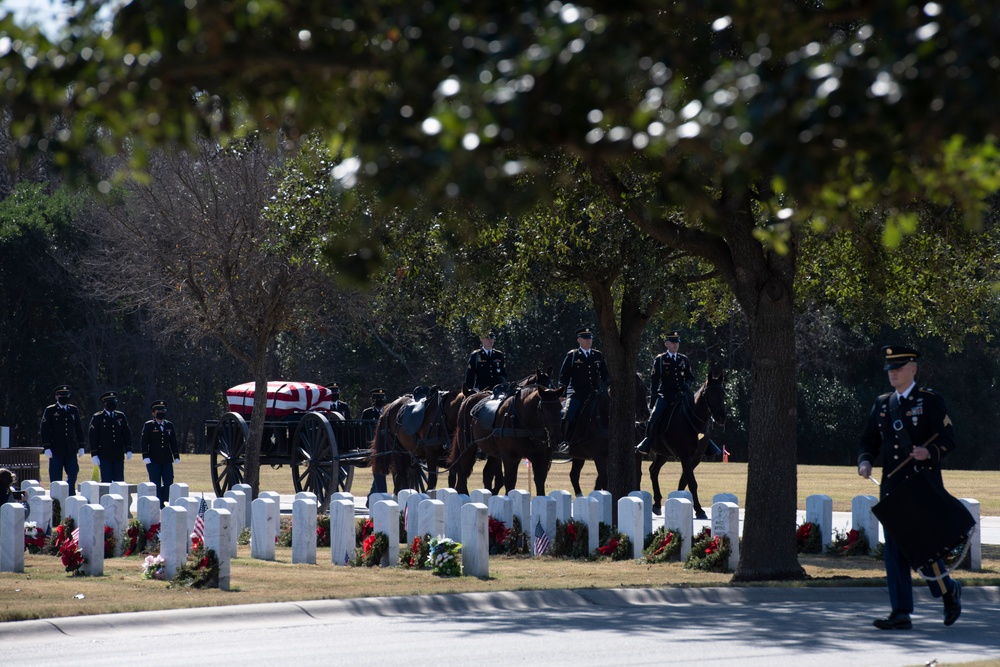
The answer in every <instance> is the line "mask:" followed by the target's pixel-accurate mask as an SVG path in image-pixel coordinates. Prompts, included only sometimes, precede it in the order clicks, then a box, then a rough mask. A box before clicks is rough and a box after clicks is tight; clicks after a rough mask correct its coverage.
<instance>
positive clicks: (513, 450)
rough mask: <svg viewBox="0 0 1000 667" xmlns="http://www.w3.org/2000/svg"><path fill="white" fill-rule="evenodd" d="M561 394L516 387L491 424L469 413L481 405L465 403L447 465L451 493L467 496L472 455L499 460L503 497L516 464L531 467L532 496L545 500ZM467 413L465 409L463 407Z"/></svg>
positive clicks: (557, 432)
mask: <svg viewBox="0 0 1000 667" xmlns="http://www.w3.org/2000/svg"><path fill="white" fill-rule="evenodd" d="M562 394H563V390H562V389H549V388H548V387H546V386H544V385H541V384H530V385H527V386H525V387H519V388H517V389H516V391H514V392H513V393H511V394H510V395H509V396H507V397H506V398H504V399H503V400H502V401H501V402H500V404H499V406H498V407H497V410H496V416H495V417H494V418H492V419H483V417H484V414H483V413H482V412H480V411H481V410H483V407H479V410H473V409H472V407H477V406H479V405H480V404H482V403H484V401H482V400H481V399H480V400H479V401H478V403H476V404H473V403H472V402H473V401H474V399H475V398H476V397H477V396H478V394H476V395H474V396H472V397H470V398H468V399H466V400H465V401H464V403H463V406H462V409H460V410H459V416H458V420H459V424H458V430H457V432H456V434H455V444H454V446H453V447H452V451H451V458H450V459H449V464H450V466H451V469H452V470H453V471H454V472H455V473H456V475H457V480H456V482H457V483H456V486H455V488H456V490H457V491H458V492H459V493H468V492H469V491H468V483H469V476H470V475H471V474H472V468H473V466H474V465H475V462H476V452H477V451H478V450H482V451H483V453H484V454H486V456H487V457H492V458H496V459H499V460H500V461H501V462H502V464H503V476H504V487H505V488H506V490H507V491H508V492H509V491H511V490H513V489H515V488H516V487H517V469H518V466H519V465H520V463H521V460H522V459H525V458H527V459H528V460H529V461H530V462H531V465H532V471H533V473H534V478H535V492H536V494H538V495H545V478H546V476H547V475H548V473H549V465H550V464H551V463H552V448H553V447H554V445H555V443H556V442H558V439H559V437H560V432H561V421H560V412H561V409H562V406H561V403H560V401H559V399H560V397H561V396H562ZM467 407H468V408H469V409H466V408H467Z"/></svg>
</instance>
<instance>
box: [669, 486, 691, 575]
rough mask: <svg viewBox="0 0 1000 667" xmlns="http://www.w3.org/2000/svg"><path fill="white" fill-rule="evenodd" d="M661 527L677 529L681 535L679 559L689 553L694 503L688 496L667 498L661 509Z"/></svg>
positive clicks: (685, 557)
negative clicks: (664, 505)
mask: <svg viewBox="0 0 1000 667" xmlns="http://www.w3.org/2000/svg"><path fill="white" fill-rule="evenodd" d="M663 527H664V528H666V529H667V530H673V531H677V533H678V534H679V535H680V537H681V561H684V560H686V559H687V555H688V554H689V553H691V540H692V538H693V537H694V503H692V502H691V500H690V499H689V498H667V504H666V508H665V509H664V511H663Z"/></svg>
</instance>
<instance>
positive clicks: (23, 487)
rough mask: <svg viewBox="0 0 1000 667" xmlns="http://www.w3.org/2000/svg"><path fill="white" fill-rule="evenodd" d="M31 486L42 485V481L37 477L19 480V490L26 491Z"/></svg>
mask: <svg viewBox="0 0 1000 667" xmlns="http://www.w3.org/2000/svg"><path fill="white" fill-rule="evenodd" d="M33 486H42V483H41V482H39V481H38V480H37V479H22V480H21V490H22V491H27V490H28V489H30V488H31V487H33Z"/></svg>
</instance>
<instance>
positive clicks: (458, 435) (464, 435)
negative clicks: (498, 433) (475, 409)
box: [448, 394, 475, 468]
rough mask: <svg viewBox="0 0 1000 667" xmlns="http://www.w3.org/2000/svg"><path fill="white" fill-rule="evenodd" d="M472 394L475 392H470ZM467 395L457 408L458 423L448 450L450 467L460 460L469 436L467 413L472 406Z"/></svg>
mask: <svg viewBox="0 0 1000 667" xmlns="http://www.w3.org/2000/svg"><path fill="white" fill-rule="evenodd" d="M472 395H473V396H474V395H475V394H472ZM469 398H470V397H469V396H466V397H465V399H464V400H463V401H462V404H461V405H460V406H459V408H458V420H457V421H458V424H457V425H456V427H455V434H454V435H453V436H452V442H451V448H450V451H449V452H448V467H449V468H452V467H454V465H455V464H456V463H457V462H458V461H459V460H461V458H462V454H464V453H465V449H466V447H468V443H469V440H470V439H471V438H470V435H469V430H470V425H469V424H470V422H469V413H470V412H471V411H472V406H471V405H470V403H471V402H470V400H469Z"/></svg>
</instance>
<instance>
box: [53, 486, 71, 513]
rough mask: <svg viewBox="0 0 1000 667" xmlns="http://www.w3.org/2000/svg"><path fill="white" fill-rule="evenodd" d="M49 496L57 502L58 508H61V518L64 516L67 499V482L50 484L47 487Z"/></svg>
mask: <svg viewBox="0 0 1000 667" xmlns="http://www.w3.org/2000/svg"><path fill="white" fill-rule="evenodd" d="M49 495H50V496H52V500H58V501H59V507H60V508H61V511H62V514H63V516H65V515H66V499H67V498H69V483H68V482H52V483H51V484H50V485H49Z"/></svg>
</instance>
